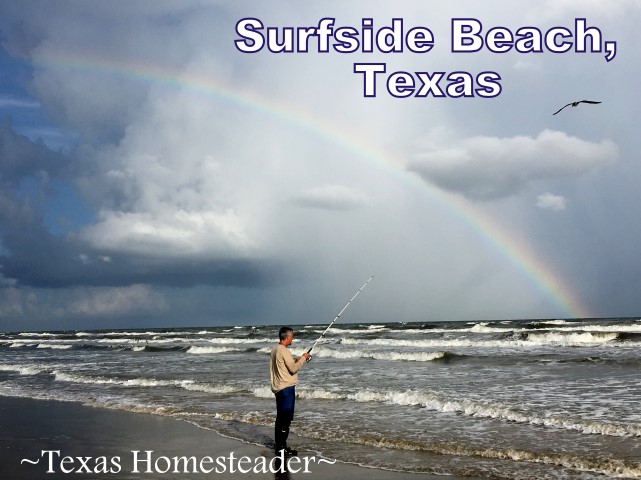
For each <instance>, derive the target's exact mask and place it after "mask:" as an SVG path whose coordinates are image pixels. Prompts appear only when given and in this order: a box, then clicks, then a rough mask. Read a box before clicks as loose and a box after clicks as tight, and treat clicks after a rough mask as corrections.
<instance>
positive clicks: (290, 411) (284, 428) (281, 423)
mask: <svg viewBox="0 0 641 480" xmlns="http://www.w3.org/2000/svg"><path fill="white" fill-rule="evenodd" d="M295 404H296V387H295V386H292V387H287V388H283V389H282V390H280V391H278V392H276V427H275V431H274V440H275V443H276V447H275V450H280V449H282V448H286V447H287V437H288V435H289V425H290V424H291V423H292V420H293V418H294V406H295Z"/></svg>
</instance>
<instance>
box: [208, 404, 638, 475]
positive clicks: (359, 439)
mask: <svg viewBox="0 0 641 480" xmlns="http://www.w3.org/2000/svg"><path fill="white" fill-rule="evenodd" d="M215 418H217V419H220V420H224V421H228V422H241V423H245V424H249V425H260V426H270V425H272V424H273V421H274V419H273V416H272V415H271V414H266V413H265V412H259V411H250V412H238V411H227V412H217V413H216V414H215ZM297 431H298V433H299V435H301V436H304V437H306V438H312V439H317V440H322V441H328V442H340V443H344V444H345V445H349V444H357V445H365V446H371V447H377V448H388V449H392V450H413V451H423V452H429V453H436V454H440V455H453V456H464V457H472V458H489V459H497V460H513V461H516V462H530V463H542V464H546V465H552V466H556V467H563V468H570V469H574V470H579V471H584V472H594V473H601V474H604V475H607V476H609V477H614V478H638V477H639V476H641V464H639V463H637V462H633V461H629V460H623V459H616V458H595V457H579V456H576V455H571V454H564V453H549V452H545V451H534V450H529V451H528V450H522V449H510V448H508V449H500V448H489V447H477V446H472V445H466V444H462V443H448V442H425V441H421V440H413V439H407V438H393V437H392V438H390V437H389V436H380V435H378V434H372V433H366V434H364V433H362V432H359V431H356V430H353V429H346V428H341V429H339V430H328V429H327V428H324V425H323V424H322V423H320V422H315V421H313V420H307V421H305V422H302V423H300V424H299V425H297Z"/></svg>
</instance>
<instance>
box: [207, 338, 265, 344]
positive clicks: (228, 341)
mask: <svg viewBox="0 0 641 480" xmlns="http://www.w3.org/2000/svg"><path fill="white" fill-rule="evenodd" d="M206 341H207V342H209V343H224V344H250V343H275V340H274V339H273V338H228V337H223V338H208V339H207V340H206Z"/></svg>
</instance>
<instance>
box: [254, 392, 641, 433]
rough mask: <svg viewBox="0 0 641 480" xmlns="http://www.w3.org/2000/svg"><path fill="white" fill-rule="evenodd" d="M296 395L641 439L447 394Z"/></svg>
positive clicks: (612, 427) (618, 429) (628, 429)
mask: <svg viewBox="0 0 641 480" xmlns="http://www.w3.org/2000/svg"><path fill="white" fill-rule="evenodd" d="M251 393H252V394H253V395H254V396H255V397H257V398H272V397H273V393H272V392H271V389H270V388H269V387H257V388H254V389H252V390H251ZM296 395H297V396H298V397H300V398H309V399H327V400H342V401H353V402H362V403H369V402H376V403H387V404H392V405H398V406H418V407H423V408H426V409H427V410H431V411H437V412H443V413H458V414H462V415H468V416H471V417H477V418H488V419H496V420H504V421H508V422H515V423H523V424H530V425H536V426H543V427H553V428H559V429H564V430H573V431H578V432H580V433H583V434H596V435H607V436H613V437H641V425H627V424H616V423H611V422H601V421H596V420H586V419H582V418H576V417H574V418H573V417H570V416H562V415H547V414H543V415H541V414H537V413H534V412H530V411H527V410H525V409H522V408H517V407H512V406H506V405H500V404H496V403H489V402H481V401H477V400H470V399H456V398H451V397H449V396H447V395H442V394H436V393H432V392H425V391H416V390H404V391H398V390H361V391H358V392H351V393H337V392H333V391H329V390H325V389H322V388H310V387H307V388H299V387H297V389H296Z"/></svg>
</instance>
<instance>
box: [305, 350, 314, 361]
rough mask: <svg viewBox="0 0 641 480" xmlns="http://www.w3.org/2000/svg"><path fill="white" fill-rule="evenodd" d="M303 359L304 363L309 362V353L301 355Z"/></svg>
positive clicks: (310, 357)
mask: <svg viewBox="0 0 641 480" xmlns="http://www.w3.org/2000/svg"><path fill="white" fill-rule="evenodd" d="M303 358H304V359H305V361H306V362H309V361H310V360H311V359H312V356H311V355H310V354H309V353H307V352H305V353H303Z"/></svg>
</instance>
